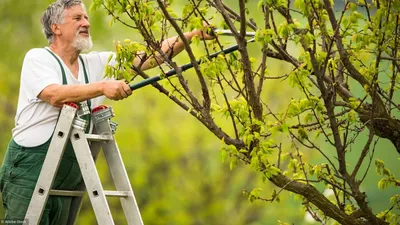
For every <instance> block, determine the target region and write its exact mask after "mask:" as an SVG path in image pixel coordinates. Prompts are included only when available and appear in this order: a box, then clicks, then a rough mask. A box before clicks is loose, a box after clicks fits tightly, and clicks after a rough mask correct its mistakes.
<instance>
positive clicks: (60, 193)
mask: <svg viewBox="0 0 400 225" xmlns="http://www.w3.org/2000/svg"><path fill="white" fill-rule="evenodd" d="M49 194H50V195H57V196H73V197H81V196H83V195H84V194H85V192H83V191H64V190H51V191H50V193H49Z"/></svg>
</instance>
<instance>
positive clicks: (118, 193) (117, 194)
mask: <svg viewBox="0 0 400 225" xmlns="http://www.w3.org/2000/svg"><path fill="white" fill-rule="evenodd" d="M104 195H106V196H111V197H128V196H129V195H130V194H129V191H104Z"/></svg>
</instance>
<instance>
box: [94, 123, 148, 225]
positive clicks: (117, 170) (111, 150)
mask: <svg viewBox="0 0 400 225" xmlns="http://www.w3.org/2000/svg"><path fill="white" fill-rule="evenodd" d="M95 126H96V129H97V130H98V131H99V133H101V134H111V133H112V129H111V127H110V120H104V121H101V122H99V123H97V124H95ZM102 146H103V152H104V156H105V158H106V161H107V164H108V167H109V169H110V173H111V176H112V178H113V180H114V184H115V187H116V189H117V191H128V192H129V193H132V194H131V195H129V196H128V197H123V198H120V201H121V205H122V209H123V211H124V214H125V218H126V221H127V222H128V225H143V220H142V217H141V216H140V211H139V207H138V205H137V202H136V199H135V195H134V193H133V190H132V187H131V184H130V181H129V177H128V173H127V172H126V169H125V166H124V162H123V160H122V156H121V153H120V151H119V148H118V145H117V143H116V141H115V138H113V140H110V141H105V142H102Z"/></svg>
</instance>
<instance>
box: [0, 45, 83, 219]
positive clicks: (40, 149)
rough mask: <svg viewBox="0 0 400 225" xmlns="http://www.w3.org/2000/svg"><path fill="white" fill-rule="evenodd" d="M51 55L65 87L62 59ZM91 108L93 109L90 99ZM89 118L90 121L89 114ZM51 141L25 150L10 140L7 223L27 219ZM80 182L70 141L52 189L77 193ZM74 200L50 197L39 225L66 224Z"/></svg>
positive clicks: (0, 182) (2, 182) (1, 185)
mask: <svg viewBox="0 0 400 225" xmlns="http://www.w3.org/2000/svg"><path fill="white" fill-rule="evenodd" d="M49 52H50V51H49ZM50 53H51V54H52V55H53V56H54V57H55V58H56V59H57V61H58V63H59V65H60V67H61V70H62V77H63V85H65V84H67V79H66V76H65V71H64V68H63V66H62V64H61V62H60V60H59V59H58V58H57V57H56V56H55V55H54V54H53V53H52V52H50ZM79 59H80V60H81V63H82V65H83V70H84V74H85V82H86V83H88V76H87V73H86V68H85V64H84V63H83V60H82V58H81V56H79ZM88 106H89V109H90V100H88ZM83 119H85V118H83ZM86 119H88V120H89V121H90V115H89V117H88V118H86ZM88 127H89V126H88ZM87 131H88V129H87ZM50 140H51V137H50V139H49V140H48V141H47V142H45V143H44V144H42V145H39V146H36V147H23V146H20V145H18V144H17V143H16V142H15V141H14V140H13V139H11V141H10V143H9V145H8V149H7V153H6V155H5V158H4V161H3V165H2V167H1V168H0V191H1V193H2V198H3V207H4V208H5V211H6V214H5V219H6V220H10V221H12V222H15V221H16V220H23V219H24V218H25V214H26V211H27V209H28V206H29V202H30V199H31V197H32V193H33V190H34V188H35V186H36V182H37V180H38V177H39V174H40V170H41V168H42V165H43V162H44V159H45V157H46V153H47V150H48V148H49V145H50ZM81 182H82V177H81V172H80V170H79V166H78V162H77V160H76V157H75V153H74V151H73V148H72V145H71V142H70V141H68V144H67V146H66V149H65V152H64V155H63V158H62V160H61V163H60V166H59V169H58V172H57V175H56V177H55V179H54V183H53V186H52V187H53V189H60V190H74V189H75V188H76V187H77V186H78V185H79V184H80V183H81ZM71 200H72V197H61V196H49V198H48V201H47V204H46V207H45V210H44V212H43V216H42V220H41V222H40V225H64V224H66V223H67V221H68V214H69V209H70V204H71ZM12 224H20V223H12Z"/></svg>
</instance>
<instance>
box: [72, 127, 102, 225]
mask: <svg viewBox="0 0 400 225" xmlns="http://www.w3.org/2000/svg"><path fill="white" fill-rule="evenodd" d="M93 133H96V131H93ZM100 147H101V143H100V142H92V143H91V144H90V149H91V153H92V157H93V160H94V162H95V163H96V160H97V157H98V156H99V152H100ZM76 190H77V191H83V192H86V185H85V183H84V182H82V183H81V184H80V185H79V186H78V187H77V189H76ZM82 203H83V196H82V197H75V198H73V199H72V202H71V207H70V210H69V216H68V222H67V225H75V224H76V221H77V219H78V215H79V212H80V210H81V208H82Z"/></svg>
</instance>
